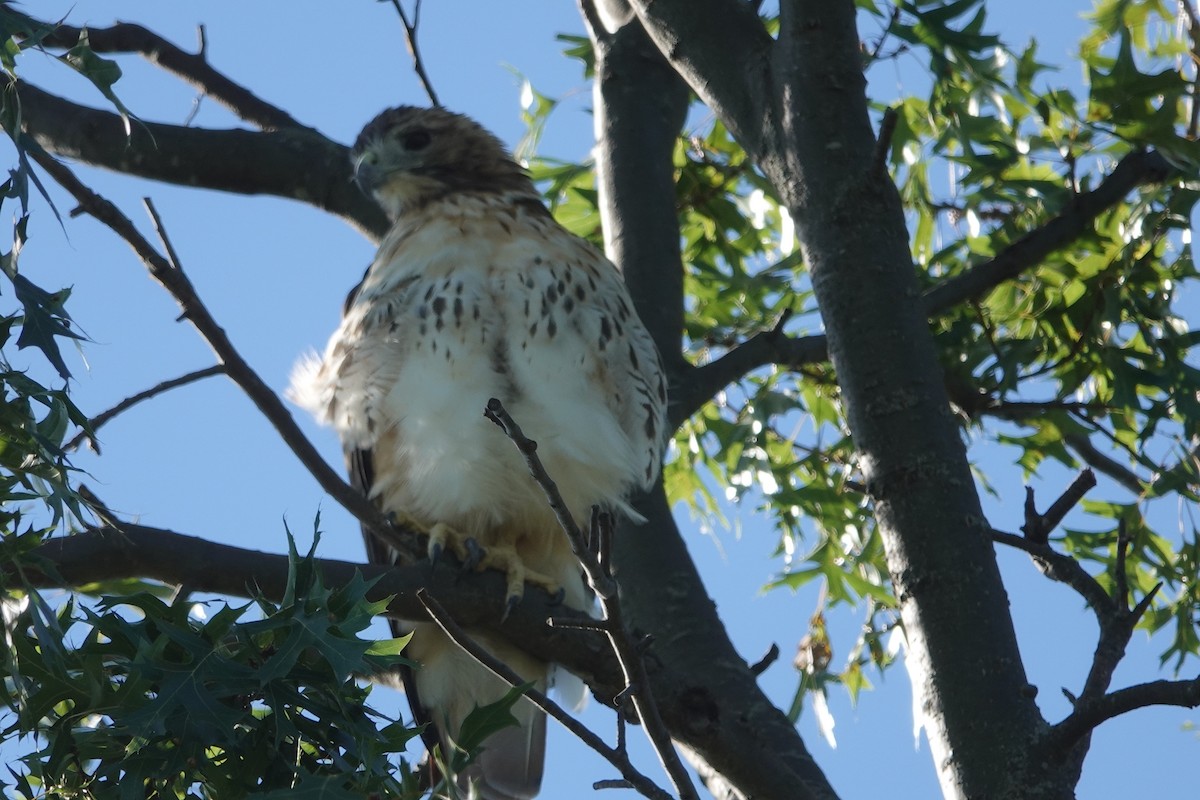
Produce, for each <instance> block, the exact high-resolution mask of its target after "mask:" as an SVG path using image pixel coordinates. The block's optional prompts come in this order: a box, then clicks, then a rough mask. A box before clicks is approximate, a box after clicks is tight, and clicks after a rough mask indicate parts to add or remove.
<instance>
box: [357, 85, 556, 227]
mask: <svg viewBox="0 0 1200 800" xmlns="http://www.w3.org/2000/svg"><path fill="white" fill-rule="evenodd" d="M350 157H351V160H352V162H353V164H354V170H355V179H356V180H357V181H358V183H359V185H360V186H361V187H362V188H363V190H364V191H366V192H367V193H368V194H372V195H373V196H374V197H375V198H376V199H377V200H378V201H379V203H380V204H381V205H382V206H383V208H384V210H385V211H387V212H388V214H389V215H390V216H391V217H392V218H393V219H395V218H396V217H398V216H399V215H400V214H402V213H403V212H404V211H405V210H407V209H410V208H412V207H415V206H418V205H421V204H423V203H424V202H427V201H428V200H430V199H432V198H434V197H438V196H443V195H446V194H450V193H455V192H514V191H515V192H518V193H521V194H528V195H530V196H532V197H536V196H537V195H536V192H535V190H534V188H533V184H532V183H531V182H530V181H529V177H528V176H527V175H526V174H525V170H523V169H522V168H521V166H520V165H519V164H517V163H516V162H515V161H513V159H512V156H511V155H510V154H509V153H508V150H507V149H505V147H504V145H503V144H502V143H501V142H500V140H499V139H497V138H496V137H495V136H493V135H492V134H491V133H489V132H488V131H487V130H486V129H484V127H483V126H482V125H480V124H479V123H477V122H475V121H474V120H473V119H471V118H469V117H466V116H463V115H462V114H455V113H453V112H451V111H447V110H445V109H443V108H420V107H417V106H397V107H396V108H389V109H387V110H386V111H384V112H382V113H381V114H379V116H377V117H375V119H373V120H371V121H370V122H369V123H367V126H366V127H365V128H363V129H362V133H360V134H359V135H358V138H357V139H356V140H355V142H354V147H353V149H352V150H351V152H350Z"/></svg>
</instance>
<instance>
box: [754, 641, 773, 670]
mask: <svg viewBox="0 0 1200 800" xmlns="http://www.w3.org/2000/svg"><path fill="white" fill-rule="evenodd" d="M778 658H779V645H777V644H775V643H774V642H771V647H770V648H769V649H768V650H767V652H766V653H764V654H763V657H762V658H760V659H759V660H758V661H756V662H754V663H753V664H751V665H750V673H751V674H752V675H754V677H756V678H757V677H758V676H759V675H762V674H763V673H764V672H766V671H767V668H768V667H770V666H771V665H772V664H774V663H775V661H776V660H777V659H778Z"/></svg>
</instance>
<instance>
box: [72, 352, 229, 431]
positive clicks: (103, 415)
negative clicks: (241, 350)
mask: <svg viewBox="0 0 1200 800" xmlns="http://www.w3.org/2000/svg"><path fill="white" fill-rule="evenodd" d="M224 374H225V366H224V365H223V364H217V365H215V366H212V367H205V368H204V369H198V370H195V371H194V372H189V373H187V374H186V375H180V376H179V377H178V378H172V379H171V380H168V381H163V382H162V383H157V384H155V385H154V386H151V387H150V388H149V389H146V390H145V391H141V392H138V393H137V394H135V395H132V396H130V397H126V398H125V399H124V400H122V401H121V402H119V403H117V404H116V405H115V406H113V407H112V408H110V409H107V410H105V411H101V412H100V413H99V414H97V415H96V416H94V417H92V418H91V419H90V420H88V425H89V427H90V428H91V433H92V434H95V433H96V431H98V430H100V428H101V427H103V426H104V425H105V424H107V423H108V422H110V421H112V419H113V418H114V417H116V416H118V415H120V414H122V413H124V412H126V411H128V410H129V409H131V408H133V407H134V406H135V405H137V404H138V403H140V402H142V401H143V400H149V399H150V398H151V397H157V396H158V395H160V394H163V393H164V392H169V391H170V390H172V389H176V388H178V387H180V386H186V385H188V384H189V383H194V382H195V381H198V380H203V379H204V378H211V377H212V376H213V375H224ZM84 439H87V440H88V445H89V446H90V447H91V448H92V450H94V451H95V452H97V453H99V452H100V445H99V443H98V442H97V441H96V439H95V436H94V435H93V436H89V435H88V433H87V431H80V432H79V433H77V434H75V436H74V437H73V438H72V439H71V441H69V442H67V443H66V444H65V445H63V449H64V450H74V449H75V448H77V447H79V445H80V444H82V443H83V440H84Z"/></svg>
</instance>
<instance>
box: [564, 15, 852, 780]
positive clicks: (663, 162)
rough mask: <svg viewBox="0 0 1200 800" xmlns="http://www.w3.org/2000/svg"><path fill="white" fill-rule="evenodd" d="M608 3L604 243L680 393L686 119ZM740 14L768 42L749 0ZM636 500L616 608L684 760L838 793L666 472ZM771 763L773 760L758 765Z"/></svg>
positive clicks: (601, 76)
mask: <svg viewBox="0 0 1200 800" xmlns="http://www.w3.org/2000/svg"><path fill="white" fill-rule="evenodd" d="M603 5H604V6H605V7H604V8H603V9H600V11H601V12H602V13H591V14H589V15H588V17H587V19H588V22H589V26H590V27H592V28H594V29H595V30H594V31H593V34H594V40H593V44H594V46H595V47H596V54H597V59H596V84H597V88H596V103H595V105H596V118H597V143H598V146H600V147H602V148H605V150H606V152H610V153H611V156H612V157H604V156H598V157H597V186H598V187H600V189H601V203H600V208H601V216H602V219H603V222H604V228H605V236H606V244H607V245H609V254H610V257H612V258H613V260H614V261H616V263H617V264H618V265H619V266H620V267H621V269H622V270H623V272H624V274H625V277H626V282H627V283H628V284H629V286H630V289H631V293H632V295H633V296H634V298H635V302H636V303H637V304H638V306H637V311H638V314H639V316H640V317H641V318H642V319H643V321H644V322H645V323H646V326H647V328H648V329H649V330H650V331H651V335H652V336H653V337H654V339H655V342H656V344H657V345H658V346H659V348H660V349H661V351H662V354H663V356H664V360H665V363H666V368H667V375H668V378H669V381H670V389H669V392H668V394H669V395H670V396H671V398H675V397H677V392H678V390H679V388H680V386H681V385H682V382H683V380H684V376H686V375H687V373H688V371H689V370H690V368H689V367H686V366H685V365H684V363H683V359H682V355H681V349H680V340H679V336H680V330H682V320H681V317H680V316H679V315H680V314H681V313H682V294H681V292H682V268H681V265H680V262H679V255H678V254H679V238H678V218H677V214H676V205H675V204H676V200H675V190H674V186H673V171H672V167H671V164H672V153H673V152H674V147H675V145H676V142H677V136H678V132H679V127H678V126H679V124H681V120H682V117H681V116H679V114H681V113H682V111H681V110H680V106H679V105H678V103H679V102H680V101H679V98H680V97H682V98H683V102H684V103H685V104H686V97H687V95H686V90H685V89H683V88H681V87H680V86H679V80H678V77H677V76H675V75H673V74H671V71H670V70H669V69H668V68H666V66H665V65H664V64H663V59H662V57H661V56H659V55H657V54H656V53H655V52H654V51H653V49H649V50H648V49H647V48H646V47H645V45H646V44H649V40H648V38H647V37H646V33H645V32H644V31H643V30H641V28H640V26H639V23H638V22H637V20H636V19H631V18H630V15H629V13H628V8H627V7H626V8H622V7H621V6H622V5H623V4H622V3H621V2H619V0H605V2H604V3H603ZM714 5H716V4H714V3H700V4H699V5H698V6H689V9H690V10H689V12H688V13H689V14H690V15H692V16H693V17H694V18H695V19H697V20H704V19H705V18H706V10H707V9H708V7H709V6H714ZM584 10H585V11H587V10H588V5H587V4H586V3H585V5H584ZM735 13H737V14H739V15H743V19H744V20H746V21H747V22H748V24H750V25H752V26H754V28H755V29H756V30H757V32H758V35H760V36H761V37H762V38H763V40H765V43H766V44H767V45H769V42H770V40H769V38H767V37H766V34H765V33H764V32H763V31H762V26H761V24H760V23H759V22H758V20H757V18H756V17H755V16H754V13H753V11H750V10H743V11H735ZM606 25H608V26H611V29H606V30H604V28H605V26H606ZM733 33H734V31H733V30H732V29H730V30H729V31H726V32H724V33H723V34H722V36H721V37H720V39H719V41H717V42H715V46H714V48H713V49H712V52H711V55H712V56H713V57H715V58H723V57H724V56H725V54H727V53H733V52H737V50H736V47H737V42H735V41H732V40H731V38H730V36H729V35H725V34H733ZM618 121H619V124H618ZM621 154H624V156H621ZM639 165H641V166H639ZM610 171H613V172H614V173H620V174H608V173H609V172H610ZM664 175H665V178H666V179H665V183H664V181H663V176H664ZM643 237H644V238H643ZM671 403H672V407H671V409H670V410H669V414H670V415H671V418H672V419H676V420H678V419H681V418H682V417H681V415H680V413H679V411H678V410H677V408H676V407H675V403H676V400H675V399H672V400H671ZM631 500H632V502H633V504H634V506H635V508H637V510H638V511H639V512H640V513H642V514H643V515H644V516H645V517H646V518H647V520H648V522H647V523H646V524H645V525H634V524H632V523H629V522H628V521H626V520H622V521H621V522H620V523H619V529H618V531H617V532H616V534H615V535H614V536H613V540H612V573H613V575H614V576H615V577H616V579H617V581H618V582H619V583H620V585H621V586H622V587H623V590H624V591H625V592H626V594H625V595H624V596H623V598H622V599H623V605H622V609H623V612H624V613H625V615H626V619H627V620H628V625H629V628H630V629H631V630H632V631H633V633H634V634H635V635H642V634H644V633H645V634H650V635H654V634H662V635H659V636H656V638H655V644H654V646H653V647H652V648H651V649H650V650H649V651H648V652H647V654H646V656H647V662H648V663H647V664H646V669H647V672H648V673H649V677H650V680H651V682H652V683H653V687H654V694H655V697H656V698H657V699H658V704H659V706H660V710H661V711H662V714H663V718H664V720H665V722H666V724H667V727H668V729H669V730H670V732H671V735H672V737H673V738H674V739H675V740H676V742H679V743H680V744H682V745H684V746H685V747H686V750H685V752H689V751H690V755H689V758H690V759H691V760H692V761H693V763H696V762H703V763H704V764H705V765H706V767H705V769H706V770H707V771H709V772H715V773H719V774H720V775H722V776H724V778H725V779H726V780H727V781H728V783H730V784H732V785H734V786H736V787H737V790H738V791H739V792H741V793H742V794H743V795H744V796H747V797H749V796H755V797H789V798H795V800H802V798H822V800H825V799H827V798H833V797H836V794H835V792H834V790H833V788H832V787H831V786H830V785H829V783H828V781H827V780H826V778H825V776H824V775H823V774H822V773H821V770H820V768H819V767H818V766H817V765H816V763H815V762H814V761H813V759H812V756H811V755H810V754H809V753H808V751H807V749H806V748H805V746H804V743H803V741H801V739H800V737H799V735H798V734H797V732H796V729H795V726H793V725H792V724H791V723H790V722H789V721H788V720H787V718H786V716H784V714H783V713H782V712H780V711H779V709H777V708H775V707H774V706H773V705H771V703H770V701H769V700H768V699H767V698H766V697H765V695H763V693H762V691H761V689H760V688H759V687H758V685H757V684H756V682H755V678H754V675H753V674H752V673H751V672H750V670H749V668H748V667H747V665H746V662H745V659H743V658H741V657H740V656H739V655H738V653H737V652H736V650H735V649H734V647H733V645H732V643H731V642H730V641H729V637H728V633H727V632H726V630H725V628H724V626H723V625H722V623H721V620H720V618H719V617H718V615H717V613H716V609H715V608H714V607H713V604H712V600H711V599H710V598H709V597H708V594H707V592H706V591H705V589H704V585H703V582H702V581H701V579H700V576H699V574H698V572H697V570H696V567H695V563H694V562H693V561H692V559H691V557H690V556H689V554H688V552H687V546H686V544H685V543H684V541H683V539H682V537H681V536H680V533H679V530H678V528H677V526H676V523H675V521H674V519H673V518H672V515H671V509H670V507H669V505H668V504H667V501H666V497H665V495H664V494H663V490H662V486H661V483H660V484H659V485H658V486H656V487H655V488H654V489H652V490H651V491H650V492H648V493H645V494H643V495H641V496H637V497H634V498H631ZM668 634H669V635H668ZM669 675H673V676H674V679H672V678H670V677H668V676H669ZM767 762H769V763H770V764H771V768H770V769H763V768H762V765H763V764H764V763H767Z"/></svg>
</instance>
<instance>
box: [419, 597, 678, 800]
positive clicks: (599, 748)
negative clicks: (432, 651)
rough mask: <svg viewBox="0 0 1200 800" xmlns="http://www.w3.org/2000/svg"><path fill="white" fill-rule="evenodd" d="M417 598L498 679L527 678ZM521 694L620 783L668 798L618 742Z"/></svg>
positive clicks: (434, 604)
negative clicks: (607, 767)
mask: <svg viewBox="0 0 1200 800" xmlns="http://www.w3.org/2000/svg"><path fill="white" fill-rule="evenodd" d="M417 599H418V600H420V601H421V604H422V605H423V606H425V610H426V611H428V612H429V616H430V617H432V618H433V621H434V622H436V623H437V625H438V627H439V628H441V629H442V631H443V632H444V633H445V634H446V635H447V636H449V637H450V640H451V641H453V642H454V643H455V644H457V645H458V646H459V647H461V648H462V649H463V650H465V651H466V652H467V654H468V655H470V656H471V657H472V658H474V659H475V660H476V661H478V662H479V663H480V664H482V665H483V666H484V667H486V668H487V669H489V670H491V672H492V673H494V674H495V675H496V676H497V677H499V678H500V679H501V680H502V681H504V682H505V683H507V684H508V685H509V686H522V685H524V684H526V683H528V681H526V680H525V679H524V678H522V677H521V676H520V675H518V674H517V673H516V672H514V671H513V670H512V668H510V667H509V666H508V665H507V664H505V663H504V662H503V661H501V660H500V659H498V658H496V657H495V656H493V655H492V654H491V653H489V652H488V651H487V650H485V649H484V648H482V647H480V646H479V644H478V643H476V642H475V641H474V640H473V639H472V638H471V637H470V636H469V635H467V632H466V631H464V630H463V629H462V628H461V627H460V626H459V625H458V623H456V622H455V621H454V618H453V617H451V616H450V614H449V612H447V611H446V609H445V608H444V607H443V606H442V604H441V603H439V602H438V601H437V599H436V598H435V597H434V596H433V595H431V594H430V593H429V592H428V591H427V590H426V589H418V590H417ZM525 696H526V697H528V698H529V699H530V701H532V702H533V704H534V705H535V706H537V707H538V708H540V709H541V710H542V711H544V712H546V713H547V714H549V715H550V716H551V717H554V719H556V720H558V721H559V722H560V723H562V725H563V727H565V728H566V729H567V730H569V731H570V732H571V733H573V734H575V736H577V737H579V739H580V741H582V742H583V743H584V744H586V745H587V746H588V747H590V748H592V749H593V750H595V751H596V752H597V753H599V754H600V755H601V756H602V757H603V758H604V759H605V760H606V761H608V763H610V764H612V765H613V766H614V767H616V768H617V771H618V772H620V773H621V776H622V781H621V783H622V785H624V786H626V787H629V788H633V789H636V790H637V791H638V792H640V793H641V794H643V795H645V796H646V797H651V798H656V800H670V798H671V795H670V794H668V793H667V792H666V791H664V790H663V789H662V788H661V787H659V786H658V785H657V784H655V783H654V781H652V780H650V779H649V778H648V777H646V776H645V775H643V774H642V773H640V772H638V771H637V769H636V768H634V766H633V764H632V763H631V762H630V760H629V754H628V753H627V752H626V751H625V747H624V745H623V743H622V742H618V745H617V747H609V746H608V745H607V744H605V743H604V740H603V739H601V738H600V737H599V736H597V735H596V734H595V733H593V732H592V731H591V730H589V729H588V728H587V727H586V726H585V725H583V724H581V723H580V722H579V721H578V720H576V719H575V718H574V717H572V716H571V715H570V714H568V713H567V712H566V711H564V710H563V708H562V706H560V705H559V704H558V703H555V702H554V701H553V700H551V699H550V698H549V697H547V696H546V695H545V693H544V692H540V691H538V690H537V689H534V688H532V687H531V688H529V689H527V690H526V691H525Z"/></svg>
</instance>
